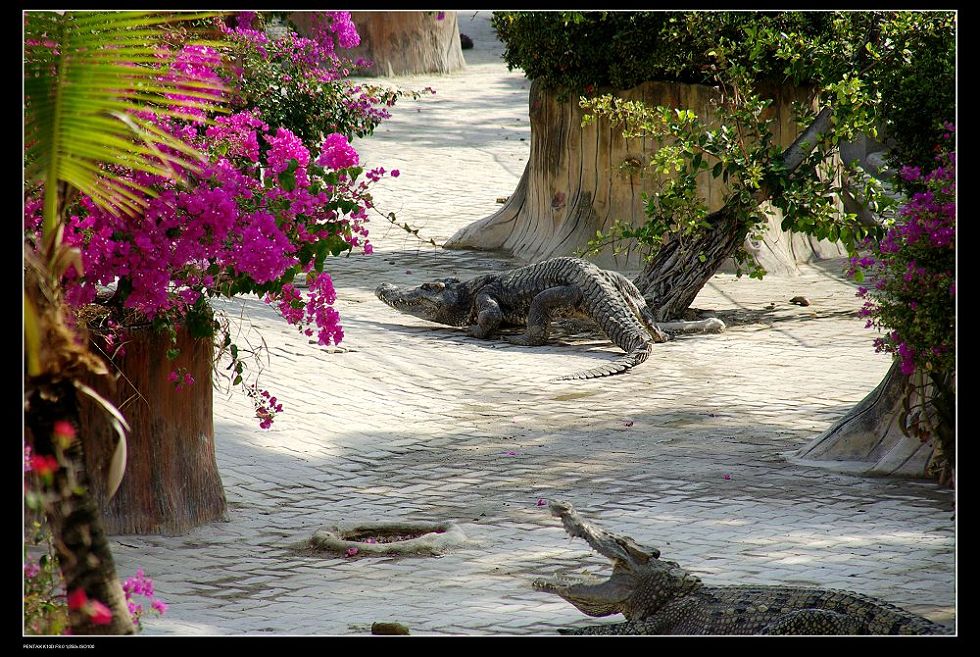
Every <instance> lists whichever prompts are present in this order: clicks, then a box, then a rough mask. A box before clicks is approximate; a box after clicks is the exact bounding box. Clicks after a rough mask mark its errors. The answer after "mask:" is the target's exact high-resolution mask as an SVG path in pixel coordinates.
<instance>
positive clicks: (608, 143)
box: [445, 81, 844, 274]
mask: <svg viewBox="0 0 980 657" xmlns="http://www.w3.org/2000/svg"><path fill="white" fill-rule="evenodd" d="M764 91H765V93H766V95H768V96H770V97H772V98H774V103H773V107H774V108H775V109H774V110H773V111H774V115H773V118H774V119H775V123H774V125H773V132H774V135H775V138H776V143H779V144H781V145H783V146H787V145H789V144H790V143H791V142H792V141H793V139H794V138H795V137H796V136H797V133H798V129H797V127H796V123H795V119H794V118H793V113H792V101H794V100H804V99H805V97H806V94H805V92H804V91H803V90H801V89H783V88H774V89H768V90H764ZM616 95H617V96H620V97H623V98H627V99H631V100H641V101H643V102H644V103H646V104H648V105H667V106H671V107H686V108H690V109H692V110H694V111H695V112H697V113H698V115H699V116H701V117H702V118H703V119H705V120H706V121H709V122H710V121H711V120H712V118H711V117H712V115H713V110H712V107H711V101H712V99H713V98H714V96H715V92H714V90H713V89H711V88H710V87H706V86H702V85H694V84H683V83H668V82H645V83H643V84H641V85H639V86H637V87H634V88H632V89H629V90H626V91H618V92H616ZM529 104H530V110H529V116H530V123H531V152H530V158H529V160H528V163H527V167H526V169H525V171H524V175H523V176H522V177H521V181H520V183H519V184H518V186H517V189H515V190H514V192H513V194H511V196H510V198H509V199H508V201H507V203H506V204H505V205H504V207H502V208H501V209H500V210H499V211H498V212H497V213H495V214H493V215H491V216H489V217H486V218H484V219H481V220H479V221H477V222H474V223H472V224H470V225H469V226H465V227H464V228H462V229H461V230H459V231H457V232H456V234H455V235H453V236H452V237H451V238H450V239H449V240H448V241H447V242H446V244H445V246H446V247H447V248H475V249H503V250H505V251H508V252H510V253H511V254H513V255H515V256H517V257H519V258H521V259H523V260H527V261H538V260H543V259H547V258H551V257H555V256H562V255H571V254H573V253H575V252H576V251H578V250H580V249H582V248H583V247H585V246H586V244H587V243H588V241H589V240H590V239H593V238H595V235H596V231H603V232H608V231H609V229H610V228H611V227H612V225H613V224H614V223H615V222H616V221H617V220H619V221H622V222H624V223H629V224H632V225H633V226H640V225H642V224H643V223H645V222H646V215H645V214H644V204H643V201H642V195H643V193H645V192H651V191H653V190H654V187H653V181H652V180H650V179H649V178H648V177H646V176H639V175H638V174H637V173H636V166H635V164H636V163H639V162H641V161H644V160H645V159H646V158H648V157H649V156H650V155H651V154H652V153H653V152H654V150H655V148H656V146H655V143H654V141H653V140H651V139H642V138H638V139H628V140H627V139H625V138H623V136H622V130H621V129H620V128H613V127H611V126H610V125H609V122H608V121H607V120H606V119H602V120H599V121H595V122H593V123H592V124H590V125H588V126H585V127H582V117H583V115H584V112H583V110H582V109H581V108H580V107H579V106H578V98H577V97H571V98H568V99H566V100H561V101H559V100H558V97H557V95H556V94H555V93H554V92H550V91H548V90H546V89H544V88H543V87H542V85H541V84H540V83H539V82H538V81H534V82H532V84H531V90H530V95H529ZM698 192H699V194H700V195H701V196H702V198H705V199H706V200H707V202H708V206H709V208H712V209H718V208H720V207H721V206H722V204H723V202H724V196H725V186H724V184H723V183H722V181H721V180H720V179H715V178H712V177H711V175H710V173H708V172H704V173H702V174H701V176H700V177H699V180H698ZM763 200H764V199H763ZM761 211H764V212H766V214H767V215H768V216H769V227H768V228H767V230H766V234H765V238H764V239H763V240H761V241H754V240H751V239H744V238H745V236H744V235H743V240H744V243H745V247H746V249H747V250H748V251H749V252H750V253H752V254H753V255H754V256H755V257H756V258H757V260H759V262H760V263H761V264H762V265H763V266H764V267H765V268H766V270H767V271H769V272H771V273H784V274H790V273H797V272H798V268H797V264H798V263H801V262H807V261H810V260H814V259H820V258H826V257H840V256H841V255H843V254H844V251H843V250H842V248H841V247H840V246H839V245H837V244H832V243H830V242H827V241H819V240H816V239H814V238H810V237H808V236H804V235H799V234H793V233H788V232H785V231H783V230H781V228H780V223H781V221H782V216H781V214H780V213H779V212H778V211H775V210H773V209H772V208H771V207H763V208H762V210H761ZM593 260H594V261H595V262H596V263H597V264H599V265H600V266H603V267H608V268H613V269H639V268H641V267H643V264H644V261H643V259H642V253H641V252H640V251H639V250H638V249H636V248H635V247H634V246H633V245H626V246H625V248H624V249H623V250H622V253H619V254H617V253H616V252H614V250H613V249H612V248H607V249H605V250H603V251H602V252H600V253H599V254H598V255H597V256H595V257H594V258H593ZM719 266H725V267H729V269H730V263H726V261H725V259H723V260H722V261H721V262H719Z"/></svg>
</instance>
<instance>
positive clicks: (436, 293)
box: [374, 283, 470, 326]
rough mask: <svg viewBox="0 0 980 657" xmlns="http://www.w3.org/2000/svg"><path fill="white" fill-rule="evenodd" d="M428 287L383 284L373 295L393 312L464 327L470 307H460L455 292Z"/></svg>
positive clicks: (446, 288) (450, 288)
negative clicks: (405, 287)
mask: <svg viewBox="0 0 980 657" xmlns="http://www.w3.org/2000/svg"><path fill="white" fill-rule="evenodd" d="M431 285H432V284H426V285H420V286H418V287H414V288H407V289H402V288H399V287H398V286H397V285H393V284H391V283H382V284H381V285H379V286H378V287H377V288H376V289H375V291H374V294H375V295H376V296H377V297H378V298H379V299H380V300H381V301H383V302H384V303H386V304H387V305H389V306H391V307H392V308H394V309H395V310H397V311H399V312H403V313H406V314H408V315H412V316H413V317H418V318H420V319H425V320H428V321H430V322H436V323H438V324H446V325H448V326H463V325H464V324H466V320H467V317H468V315H469V310H470V308H469V304H467V303H460V299H459V296H458V294H457V292H456V289H455V288H454V287H453V286H446V285H443V286H442V287H441V288H440V289H432V288H431V287H430V286H431ZM427 288H429V289H427Z"/></svg>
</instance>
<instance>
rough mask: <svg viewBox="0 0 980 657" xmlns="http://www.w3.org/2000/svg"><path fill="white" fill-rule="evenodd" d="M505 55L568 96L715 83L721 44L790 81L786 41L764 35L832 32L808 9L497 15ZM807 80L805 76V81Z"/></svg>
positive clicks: (759, 69)
mask: <svg viewBox="0 0 980 657" xmlns="http://www.w3.org/2000/svg"><path fill="white" fill-rule="evenodd" d="M492 22H493V26H494V28H495V29H496V31H497V35H498V36H499V37H500V39H501V41H503V42H504V44H505V50H504V60H505V61H506V62H507V65H508V66H509V67H510V68H511V69H514V68H520V69H523V70H524V72H525V74H527V76H528V77H529V78H531V79H535V80H541V81H542V82H544V83H545V84H546V85H547V86H549V87H551V88H555V89H558V90H559V91H560V92H561V93H563V94H575V95H577V94H580V93H582V92H583V91H586V90H587V89H589V88H596V87H608V86H611V87H614V88H617V89H627V88H629V87H633V86H636V85H637V84H640V83H641V82H645V81H647V80H672V81H680V82H696V83H710V82H711V81H712V79H713V75H712V72H711V70H710V69H711V66H712V65H713V64H714V63H715V61H716V59H717V57H718V55H719V52H720V50H719V48H725V46H726V45H731V46H732V47H731V48H729V49H730V50H734V49H735V48H734V46H736V45H738V44H742V45H744V46H745V48H744V49H745V50H746V51H747V54H748V55H749V58H750V59H751V61H752V62H753V66H754V67H755V68H756V71H755V72H756V73H757V74H758V75H759V77H761V78H773V79H782V78H783V71H782V68H783V67H782V66H781V65H779V64H778V62H777V60H776V59H775V58H774V54H775V50H776V48H777V47H778V44H776V43H774V42H772V41H771V40H769V41H767V40H766V39H765V38H764V36H765V35H769V34H772V33H775V32H784V33H785V32H793V33H796V32H799V33H800V34H802V35H806V36H807V37H814V36H817V35H820V34H823V33H825V32H826V31H827V30H828V23H829V22H830V15H829V14H826V13H803V12H677V11H667V12H605V11H596V12H533V11H518V12H514V11H510V12H499V11H498V12H494V15H493V21H492ZM805 79H807V77H806V76H805V75H804V76H801V79H800V80H798V81H802V80H805Z"/></svg>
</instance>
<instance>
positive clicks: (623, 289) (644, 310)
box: [608, 271, 670, 342]
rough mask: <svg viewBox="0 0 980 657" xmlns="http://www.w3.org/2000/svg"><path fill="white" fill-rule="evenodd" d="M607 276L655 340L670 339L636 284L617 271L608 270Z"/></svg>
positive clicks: (665, 340) (664, 340) (663, 340)
mask: <svg viewBox="0 0 980 657" xmlns="http://www.w3.org/2000/svg"><path fill="white" fill-rule="evenodd" d="M608 274H609V275H610V276H609V278H610V279H611V280H612V282H613V285H615V286H616V289H617V290H619V293H620V294H622V295H623V298H624V299H625V300H626V303H627V304H629V306H630V308H631V309H632V310H633V312H634V313H635V314H636V316H637V317H639V318H640V320H641V321H642V322H643V324H644V325H645V326H646V327H647V330H648V331H650V334H651V335H652V336H653V339H654V340H655V341H656V342H667V341H668V340H670V335H668V334H666V333H664V332H663V331H662V330H661V329H660V326H659V325H658V323H657V318H656V317H654V315H653V311H652V310H650V306H648V305H647V300H646V298H644V296H643V294H642V293H641V292H640V290H639V289H638V288H637V287H636V285H635V284H634V283H633V281H631V280H630V279H628V278H626V277H625V276H623V275H622V274H620V273H619V272H617V271H609V272H608Z"/></svg>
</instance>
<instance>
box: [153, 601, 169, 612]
mask: <svg viewBox="0 0 980 657" xmlns="http://www.w3.org/2000/svg"><path fill="white" fill-rule="evenodd" d="M150 606H151V607H153V609H154V610H155V611H156V612H157V613H159V614H165V613H167V603H166V602H164V601H163V600H154V601H153V602H151V603H150Z"/></svg>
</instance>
